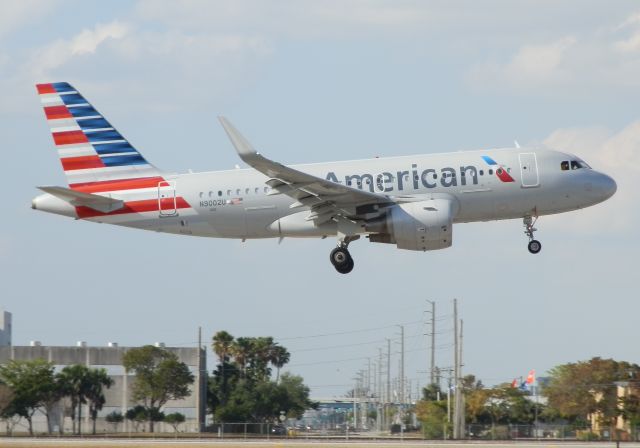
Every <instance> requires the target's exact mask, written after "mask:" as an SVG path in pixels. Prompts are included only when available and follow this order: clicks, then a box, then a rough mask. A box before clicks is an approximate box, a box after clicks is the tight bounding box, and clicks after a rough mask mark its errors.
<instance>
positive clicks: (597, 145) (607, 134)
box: [544, 120, 640, 234]
mask: <svg viewBox="0 0 640 448" xmlns="http://www.w3.org/2000/svg"><path fill="white" fill-rule="evenodd" d="M544 143H545V145H547V146H549V147H552V148H556V149H559V150H565V151H568V152H571V153H574V154H576V155H578V156H580V157H582V158H583V159H585V160H586V161H587V162H588V163H589V164H590V165H592V166H593V167H594V168H595V169H597V170H600V171H603V172H605V173H607V174H609V175H610V176H612V177H613V178H614V179H615V180H616V183H617V184H618V191H617V192H616V194H615V196H613V198H611V199H609V200H608V201H606V202H605V203H603V204H598V205H596V206H595V207H591V208H588V209H585V210H583V211H581V212H577V213H569V214H567V215H562V217H561V218H557V219H556V218H552V217H548V218H546V219H545V220H548V221H549V222H552V223H553V224H554V225H555V226H557V227H562V228H564V229H571V231H582V232H586V233H594V234H595V233H600V232H603V231H606V230H610V231H612V230H616V231H620V230H629V229H632V228H634V227H636V226H637V225H638V221H639V218H640V216H639V213H638V208H637V205H638V203H639V199H640V197H639V196H640V195H639V194H638V189H637V187H636V184H637V180H638V178H640V120H637V121H635V122H633V123H631V124H629V125H628V126H626V127H625V128H624V129H622V130H620V131H618V132H611V131H609V130H607V129H605V128H602V127H589V128H566V129H558V130H556V131H554V132H552V133H551V134H550V135H549V136H548V137H547V138H546V139H545V140H544Z"/></svg>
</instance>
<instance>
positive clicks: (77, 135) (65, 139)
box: [51, 131, 89, 145]
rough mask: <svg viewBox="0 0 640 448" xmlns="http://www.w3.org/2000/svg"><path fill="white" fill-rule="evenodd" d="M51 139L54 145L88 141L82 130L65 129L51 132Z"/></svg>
mask: <svg viewBox="0 0 640 448" xmlns="http://www.w3.org/2000/svg"><path fill="white" fill-rule="evenodd" d="M51 135H53V141H54V142H55V143H56V145H72V144H74V143H89V140H88V139H87V136H86V135H84V132H82V131H66V132H55V133H53V134H51Z"/></svg>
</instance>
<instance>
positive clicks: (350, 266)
mask: <svg viewBox="0 0 640 448" xmlns="http://www.w3.org/2000/svg"><path fill="white" fill-rule="evenodd" d="M353 265H354V263H353V258H351V257H349V260H348V261H347V263H345V264H344V265H342V266H336V271H338V272H339V273H341V274H348V273H349V272H351V271H353Z"/></svg>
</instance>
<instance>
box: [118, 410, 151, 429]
mask: <svg viewBox="0 0 640 448" xmlns="http://www.w3.org/2000/svg"><path fill="white" fill-rule="evenodd" d="M124 417H125V418H126V419H127V420H129V421H130V422H131V423H132V424H133V427H134V428H135V431H136V432H138V430H139V427H140V424H142V423H144V422H146V421H148V420H149V418H148V412H147V409H146V408H145V407H144V406H141V405H137V406H135V407H133V408H131V409H127V412H126V413H125V414H124Z"/></svg>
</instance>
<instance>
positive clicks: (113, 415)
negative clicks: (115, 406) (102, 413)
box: [104, 411, 124, 423]
mask: <svg viewBox="0 0 640 448" xmlns="http://www.w3.org/2000/svg"><path fill="white" fill-rule="evenodd" d="M104 419H105V420H106V421H107V423H122V422H123V421H124V415H122V412H120V411H113V412H110V413H109V414H107V415H106V417H105V418H104Z"/></svg>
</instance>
